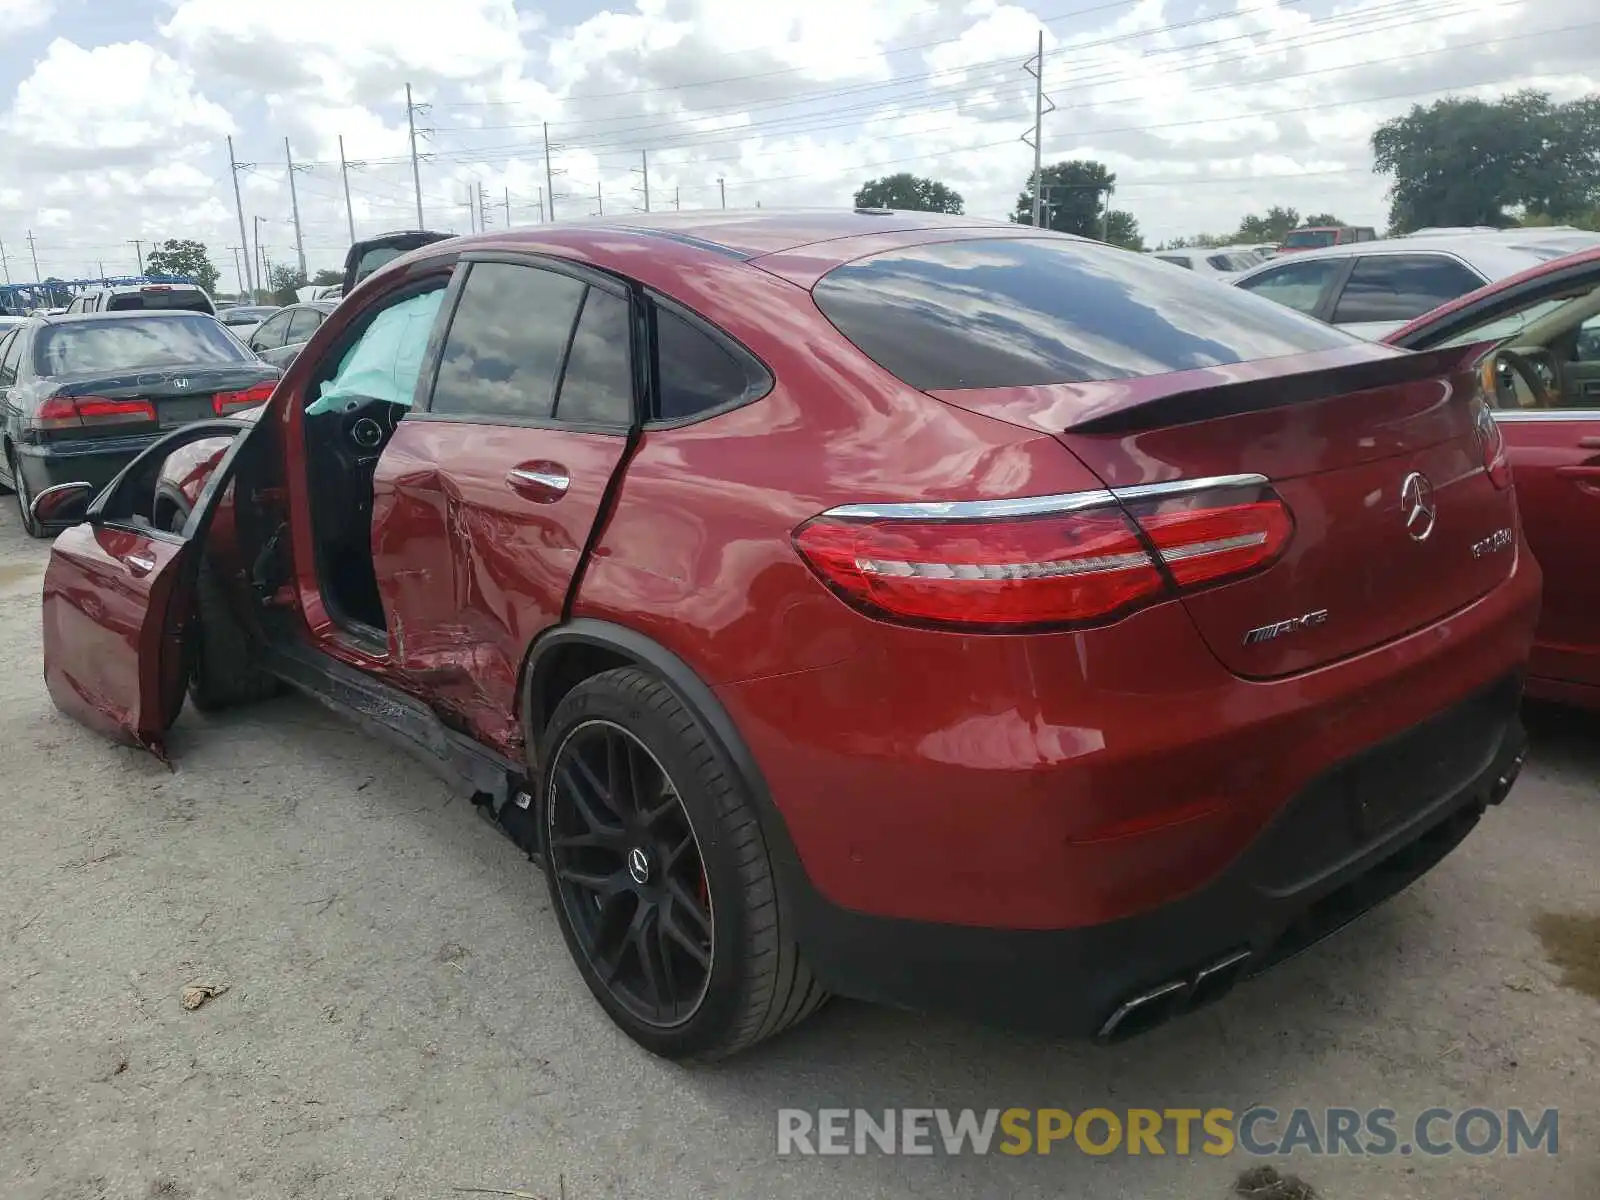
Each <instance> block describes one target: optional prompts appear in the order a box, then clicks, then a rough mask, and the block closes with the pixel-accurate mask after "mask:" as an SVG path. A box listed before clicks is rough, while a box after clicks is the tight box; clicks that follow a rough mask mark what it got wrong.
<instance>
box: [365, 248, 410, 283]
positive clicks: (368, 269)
mask: <svg viewBox="0 0 1600 1200" xmlns="http://www.w3.org/2000/svg"><path fill="white" fill-rule="evenodd" d="M404 253H406V251H404V250H402V249H400V248H399V247H397V246H374V247H373V248H372V249H371V250H368V251H365V252H364V253H363V254H362V255H361V261H360V262H358V263H356V278H355V281H356V282H357V283H360V282H361V281H362V280H363V279H365V278H366V277H367V276H368V275H371V274H372V273H373V272H374V271H376V270H377V269H378V268H379V267H381V266H384V265H385V264H387V263H392V262H393V261H394V260H395V259H397V258H399V257H400V256H401V255H402V254H404Z"/></svg>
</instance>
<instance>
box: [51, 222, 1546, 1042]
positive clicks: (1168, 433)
mask: <svg viewBox="0 0 1600 1200" xmlns="http://www.w3.org/2000/svg"><path fill="white" fill-rule="evenodd" d="M1470 358H1471V356H1470V355H1469V354H1466V353H1464V352H1463V351H1461V350H1449V351H1439V352H1435V353H1430V354H1408V353H1405V352H1402V351H1398V350H1394V349H1392V348H1389V347H1384V346H1378V345H1373V344H1369V343H1365V342H1360V341H1357V340H1355V339H1353V338H1351V337H1348V336H1346V335H1344V334H1342V333H1340V332H1338V331H1336V330H1334V329H1331V328H1328V327H1326V326H1323V325H1320V324H1317V323H1314V322H1312V321H1310V320H1307V319H1305V318H1302V317H1300V316H1299V315H1297V314H1295V313H1293V312H1290V311H1288V310H1286V309H1283V308H1282V307H1280V306H1278V305H1274V304H1272V303H1270V302H1267V301H1263V300H1260V299H1258V298H1256V297H1253V296H1250V295H1248V294H1245V293H1241V292H1239V291H1237V290H1235V289H1231V288H1219V287H1217V286H1215V285H1214V284H1212V283H1210V282H1208V281H1206V280H1203V279H1195V278H1193V277H1191V276H1188V275H1186V274H1185V273H1184V272H1182V271H1173V270H1170V269H1169V268H1167V267H1165V266H1163V265H1162V264H1160V263H1155V262H1152V261H1150V260H1148V259H1146V258H1143V257H1141V256H1139V255H1135V254H1128V253H1125V252H1123V251H1120V250H1116V249H1112V248H1109V247H1106V246H1103V245H1099V244H1097V243H1094V242H1087V241H1082V240H1079V239H1075V238H1070V237H1063V236H1057V235H1051V234H1045V233H1041V232H1040V231H1038V230H1035V229H1031V228H1027V227H1018V226H1014V225H997V224H991V223H984V222H978V221H974V220H971V219H965V218H947V217H935V216H930V215H928V214H907V213H886V212H875V211H863V212H842V213H821V214H816V213H810V214H804V213H803V214H782V213H772V212H768V213H747V214H736V213H712V214H688V213H684V214H681V216H673V217H667V218H659V217H657V218H643V219H640V220H637V221H633V220H623V221H616V222H606V223H603V224H590V225H578V224H574V225H556V226H546V227H541V228H538V229H531V230H523V231H513V232H503V233H502V232H497V233H494V234H489V235H485V236H480V237H475V238H457V239H452V240H449V241H441V242H438V243H435V244H432V245H427V246H424V247H422V248H420V249H418V250H415V251H413V252H410V253H408V254H405V255H404V256H402V257H400V258H398V259H396V260H395V261H394V262H392V263H390V264H388V265H387V266H385V267H383V268H382V269H381V270H379V271H377V272H376V273H375V274H373V275H372V276H371V277H370V278H369V279H367V280H366V281H365V282H364V283H362V284H361V286H360V287H358V288H357V289H356V290H355V291H354V293H353V294H352V295H351V296H350V297H349V298H348V299H347V300H346V301H345V302H344V303H342V304H341V305H340V306H339V307H338V309H336V310H335V311H334V312H333V314H332V315H330V317H329V318H328V320H327V322H326V323H325V324H324V325H323V326H322V328H321V329H320V330H319V331H318V332H317V334H316V335H315V337H314V338H313V339H312V341H311V342H310V343H309V345H308V346H307V347H306V349H305V351H304V352H303V353H302V354H301V355H300V357H299V358H298V359H297V360H296V362H295V363H294V365H293V367H292V368H291V369H290V371H289V373H288V374H287V375H286V376H285V378H284V379H283V381H282V383H281V384H280V385H279V387H278V389H277V391H276V393H275V394H274V396H273V398H272V400H271V402H270V403H269V404H267V405H266V406H265V407H264V409H262V410H261V411H260V413H259V414H258V415H257V416H256V418H255V419H254V420H253V421H251V420H232V421H208V422H203V423H200V424H197V425H195V426H192V427H190V428H188V429H186V430H182V431H179V432H177V433H175V434H173V435H171V436H170V437H168V438H167V439H165V440H164V442H163V443H162V444H160V445H158V446H156V447H153V448H151V449H150V450H148V451H147V452H146V453H145V454H144V455H142V456H141V458H140V459H139V460H138V461H137V462H135V463H134V464H132V465H131V466H130V467H129V468H128V469H127V470H126V471H125V472H124V473H123V474H122V475H121V476H119V477H118V479H117V480H116V481H114V482H113V483H112V484H111V485H110V486H108V487H107V488H106V489H105V490H104V491H102V492H100V493H99V494H98V495H97V496H95V497H93V499H92V500H91V499H90V498H89V495H88V489H87V488H86V487H85V488H74V487H73V486H72V485H66V486H64V487H62V488H57V489H52V491H50V492H48V493H44V494H41V495H40V496H39V497H38V498H37V500H36V508H37V511H38V515H39V516H40V518H41V519H43V520H48V521H54V522H57V523H58V524H61V523H68V522H78V523H76V524H74V525H73V526H72V527H71V528H69V529H67V530H66V531H65V532H64V533H63V534H62V535H61V537H60V538H59V540H58V541H57V542H56V545H55V548H54V552H53V554H52V556H51V560H50V565H49V569H48V573H47V575H46V580H45V594H44V614H43V615H44V644H45V674H46V680H47V682H48V685H49V689H50V693H51V695H52V696H53V697H54V699H55V702H56V703H57V704H58V705H59V706H60V707H61V708H62V709H64V710H66V711H67V712H68V713H70V714H72V715H73V716H75V717H77V718H78V719H80V720H82V721H84V722H86V723H88V724H90V725H92V726H95V727H97V728H99V729H101V730H104V731H106V732H108V733H110V734H112V735H114V736H118V737H122V738H124V739H127V740H130V741H133V742H136V743H138V744H142V745H144V746H147V747H149V748H151V749H152V750H155V751H157V752H161V753H164V752H165V744H164V733H165V731H166V730H167V728H168V726H170V725H171V723H172V721H173V719H174V718H175V717H176V716H177V713H178V710H179V708H180V706H181V704H182V701H183V697H184V694H185V689H186V686H187V689H188V694H189V696H190V697H191V699H192V702H194V703H195V704H197V705H198V706H201V707H206V708H210V707H216V706H220V705H225V704H232V703H238V702H242V701H246V700H251V699H256V698H258V697H261V696H264V695H266V694H268V693H269V692H271V691H272V690H274V689H275V688H276V687H278V686H279V685H282V684H287V685H289V686H291V687H293V688H296V689H298V690H301V691H304V692H307V693H310V694H311V695H313V696H316V697H317V698H319V699H321V700H322V701H324V702H325V703H327V704H329V705H331V706H332V707H333V708H335V709H337V710H339V711H342V712H345V713H347V714H350V715H353V716H354V717H356V718H358V719H360V720H362V721H364V722H365V723H366V724H368V725H370V726H371V727H373V728H374V729H376V730H380V731H382V732H383V733H385V734H387V735H389V736H391V737H394V738H396V739H398V740H399V741H400V742H402V743H404V744H405V745H407V746H409V747H410V748H411V749H413V750H415V751H416V752H417V753H418V754H419V755H420V756H421V757H422V758H424V759H425V760H427V761H429V762H430V763H432V764H434V765H436V766H437V767H438V768H439V769H440V770H441V771H442V772H443V773H445V774H446V775H447V776H449V777H451V778H453V779H457V780H459V781H461V783H462V784H463V786H465V787H467V788H470V789H471V791H472V792H473V793H474V794H475V795H476V797H477V800H478V802H479V803H480V805H481V806H482V809H483V811H484V812H485V813H486V814H488V815H491V816H492V817H493V818H494V819H495V820H496V821H497V822H498V823H499V824H500V825H501V826H502V827H503V828H504V829H505V830H506V832H507V833H509V834H510V836H511V837H513V838H514V839H515V840H516V841H517V843H518V844H519V845H520V846H522V847H523V848H524V849H526V850H527V851H528V852H529V854H530V856H532V857H534V858H536V859H537V860H539V861H540V862H541V863H542V865H543V868H544V871H545V874H546V877H547V879H548V886H549V888H550V893H551V896H552V900H553V907H554V909H555V912H556V913H557V916H558V919H559V921H560V924H561V928H562V931H563V933H564V934H565V937H566V941H567V943H568V946H569V947H570V949H571V951H572V954H573V957H574V959H575V960H576V962H577V965H578V969H579V971H580V972H581V974H582V976H583V979H584V981H585V982H586V983H587V985H588V986H589V988H590V989H591V990H592V992H593V993H594V995H595V997H596V998H597V999H598V1001H599V1002H600V1004H601V1005H603V1006H604V1008H605V1010H606V1011H607V1012H608V1013H609V1014H610V1015H611V1016H612V1018H613V1019H614V1020H615V1021H616V1022H617V1024H618V1025H620V1026H621V1027H622V1028H623V1029H624V1030H625V1031H626V1032H627V1033H628V1034H629V1035H631V1036H632V1037H633V1038H635V1039H636V1040H637V1041H639V1042H640V1043H642V1044H643V1045H644V1046H646V1047H648V1048H649V1049H651V1050H653V1051H655V1052H657V1053H660V1054H664V1055H668V1056H672V1057H675V1058H684V1059H709V1058H715V1057H718V1056H722V1055H727V1054H730V1053H733V1052H735V1051H738V1050H740V1049H742V1048H744V1047H748V1046H750V1045H751V1044H753V1043H755V1042H758V1041H760V1040H761V1039H762V1038H765V1037H767V1036H768V1035H770V1034H773V1033H776V1032H778V1031H779V1030H781V1029H783V1028H785V1027H786V1026H789V1025H791V1024H793V1023H795V1022H796V1021H798V1020H800V1019H801V1018H803V1017H805V1016H806V1015H807V1014H808V1013H810V1012H811V1011H812V1010H814V1009H815V1008H816V1007H817V1006H818V1005H819V1004H820V1003H821V1002H822V1000H823V998H824V997H825V996H827V995H828V994H831V993H842V994H844V995H849V996H855V997H860V998H863V999H868V1000H873V1001H881V1002H884V1003H889V1004H896V1005H902V1006H906V1007H911V1008H920V1009H938V1010H946V1011H952V1012H957V1013H964V1014H970V1015H972V1016H975V1017H978V1018H981V1019H986V1020H992V1021H997V1022H1003V1023H1008V1024H1013V1025H1017V1026H1022V1027H1028V1028H1035V1029H1040V1030H1049V1031H1057V1032H1066V1033H1081V1034H1089V1035H1098V1036H1100V1037H1105V1038H1113V1037H1121V1036H1125V1035H1127V1034H1129V1033H1132V1032H1134V1031H1136V1030H1138V1029H1142V1028H1145V1027H1147V1026H1149V1025H1150V1024H1152V1023H1154V1022H1156V1021H1159V1020H1161V1019H1163V1018H1165V1017H1168V1016H1171V1015H1173V1014H1175V1013H1178V1012H1181V1011H1183V1010H1186V1009H1189V1008H1193V1007H1194V1006H1196V1005H1199V1004H1202V1003H1205V1002H1207V1001H1209V1000H1212V999H1214V998H1215V997H1217V996H1218V995H1219V994H1221V993H1222V992H1224V991H1226V990H1227V989H1228V987H1229V986H1231V985H1232V984H1233V983H1234V982H1236V981H1237V980H1239V979H1240V978H1241V977H1244V976H1247V975H1251V974H1254V973H1256V972H1258V971H1260V970H1262V969H1263V968H1265V967H1268V966H1270V965H1271V964H1272V963H1274V962H1275V961H1278V960H1280V959H1282V958H1283V957H1285V956H1286V955H1288V954H1291V953H1293V952H1295V951H1297V950H1299V949H1301V948H1303V947H1304V946H1306V945H1307V944H1309V943H1310V942H1312V941H1314V940H1315V939H1317V938H1319V937H1321V936H1322V935H1324V934H1326V933H1328V932H1330V931H1332V930H1334V929H1336V928H1338V927H1339V926H1340V925H1342V924H1344V923H1345V922H1347V921H1349V920H1350V919H1351V918H1352V917H1354V916H1355V915H1357V914H1358V913H1360V912H1362V911H1363V910H1365V909H1367V908H1369V907H1370V906H1372V905H1373V904H1375V903H1377V902H1379V901H1380V900H1382V899H1383V898H1384V897H1386V896H1388V895H1391V894H1392V893H1394V892H1395V891H1397V890H1398V889H1400V888H1402V887H1404V886H1405V885H1406V884H1407V883H1409V882H1410V881H1411V880H1413V879H1415V878H1416V877H1417V876H1418V875H1420V874H1421V873H1422V872H1424V871H1426V870H1427V869H1428V868H1429V867H1431V866H1432V865H1433V864H1434V863H1435V862H1437V861H1438V860H1439V859H1440V858H1441V857H1442V856H1444V855H1445V854H1446V853H1447V852H1448V851H1449V850H1450V849H1451V848H1452V847H1453V846H1454V845H1455V844H1456V843H1457V842H1458V841H1459V840H1460V839H1461V838H1462V837H1463V836H1464V835H1465V834H1466V833H1467V832H1468V830H1470V829H1471V828H1472V826H1473V825H1474V824H1475V823H1476V822H1477V821H1478V819H1479V818H1480V816H1481V815H1482V813H1483V812H1484V810H1485V809H1486V807H1488V806H1489V805H1491V804H1494V803H1496V802H1498V801H1500V800H1501V799H1502V798H1503V797H1504V796H1505V794H1506V792H1507V791H1508V789H1509V788H1510V787H1511V784H1512V781H1513V779H1514V778H1515V776H1516V774H1517V771H1518V769H1519V767H1520V765H1521V763H1522V759H1523V754H1524V744H1525V743H1524V738H1523V734H1522V732H1521V729H1520V726H1519V725H1518V722H1517V716H1516V713H1517V704H1518V699H1519V696H1520V693H1521V687H1522V682H1521V681H1522V672H1523V667H1524V663H1525V661H1526V659H1527V656H1528V652H1529V646H1530V642H1531V638H1532V634H1533V629H1534V624H1535V620H1536V617H1537V614H1538V607H1539V589H1540V577H1539V570H1538V567H1537V566H1536V565H1535V563H1534V562H1533V560H1532V558H1531V557H1530V556H1529V555H1528V553H1527V551H1526V548H1525V546H1524V543H1523V541H1522V537H1521V533H1520V528H1519V525H1518V518H1517V512H1516V507H1515V502H1514V500H1513V493H1512V491H1511V489H1510V486H1509V485H1510V478H1509V473H1508V471H1507V469H1506V466H1505V457H1504V455H1505V451H1504V447H1503V446H1502V445H1501V443H1500V440H1499V436H1498V434H1497V432H1496V426H1495V424H1494V422H1493V421H1491V420H1488V419H1487V418H1486V416H1485V409H1484V401H1483V397H1482V395H1481V392H1480V383H1479V378H1478V375H1477V374H1476V373H1475V372H1474V371H1473V370H1472V368H1471V366H1470ZM1464 364H1465V365H1464Z"/></svg>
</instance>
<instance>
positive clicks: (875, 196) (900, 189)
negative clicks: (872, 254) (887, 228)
mask: <svg viewBox="0 0 1600 1200" xmlns="http://www.w3.org/2000/svg"><path fill="white" fill-rule="evenodd" d="M855 204H856V207H857V208H901V209H909V210H911V211H913V212H941V213H955V214H957V215H959V214H960V213H961V212H963V211H964V209H963V202H962V199H961V193H960V192H957V191H953V190H951V189H950V188H948V187H946V186H945V185H944V184H942V183H940V182H939V181H938V180H937V179H925V178H923V177H922V176H921V175H913V174H911V172H909V171H901V172H900V173H899V174H898V175H885V176H884V177H883V178H882V179H871V180H868V181H867V182H866V183H864V184H862V185H861V187H860V189H859V190H858V191H857V192H856V195H855ZM333 282H335V283H337V282H338V280H334V281H333Z"/></svg>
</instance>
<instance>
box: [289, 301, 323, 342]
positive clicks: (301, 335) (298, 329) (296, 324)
mask: <svg viewBox="0 0 1600 1200" xmlns="http://www.w3.org/2000/svg"><path fill="white" fill-rule="evenodd" d="M321 324H322V314H321V313H319V312H318V311H317V310H316V309H314V308H297V309H295V310H294V312H293V313H291V314H290V316H289V332H288V334H287V335H286V336H285V338H284V343H283V344H284V345H286V346H293V345H295V344H297V343H299V342H303V341H306V340H308V339H309V338H310V337H311V335H312V334H313V333H315V332H316V331H317V326H318V325H321Z"/></svg>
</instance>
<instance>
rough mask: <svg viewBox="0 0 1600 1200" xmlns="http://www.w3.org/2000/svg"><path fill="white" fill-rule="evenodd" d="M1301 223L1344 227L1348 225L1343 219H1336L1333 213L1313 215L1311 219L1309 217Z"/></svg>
mask: <svg viewBox="0 0 1600 1200" xmlns="http://www.w3.org/2000/svg"><path fill="white" fill-rule="evenodd" d="M1300 223H1301V224H1302V225H1344V224H1346V222H1345V220H1344V219H1343V218H1342V217H1336V216H1334V215H1333V214H1332V213H1312V214H1311V215H1310V216H1309V217H1307V218H1306V219H1305V220H1304V221H1302V222H1300Z"/></svg>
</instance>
